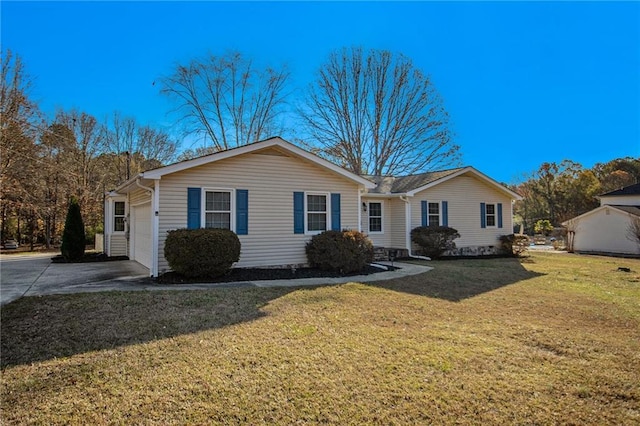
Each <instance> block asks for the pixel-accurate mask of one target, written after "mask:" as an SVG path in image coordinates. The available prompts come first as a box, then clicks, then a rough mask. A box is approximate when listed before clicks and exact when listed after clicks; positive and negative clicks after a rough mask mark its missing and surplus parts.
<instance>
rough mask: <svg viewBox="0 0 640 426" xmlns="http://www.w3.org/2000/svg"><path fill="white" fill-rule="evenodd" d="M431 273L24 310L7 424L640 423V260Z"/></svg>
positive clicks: (9, 323)
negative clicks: (378, 280)
mask: <svg viewBox="0 0 640 426" xmlns="http://www.w3.org/2000/svg"><path fill="white" fill-rule="evenodd" d="M430 264H431V265H433V266H435V269H434V270H433V271H431V272H428V273H426V274H422V275H418V276H415V277H409V278H405V279H403V280H398V281H386V282H381V283H378V284H376V285H363V284H357V283H350V284H346V285H341V286H331V287H316V288H300V289H291V288H287V289H284V288H276V289H273V288H237V289H216V290H210V291H184V292H150V293H104V294H82V295H73V296H51V297H43V298H27V299H22V300H19V301H17V302H14V303H12V304H10V305H8V306H6V307H4V308H3V310H2V367H3V370H2V382H3V387H2V420H3V422H6V423H15V424H27V423H42V424H80V423H82V424H86V423H98V424H99V423H145V424H146V423H151V424H152V423H157V424H174V423H225V424H246V423H249V424H264V423H270V424H271V423H275V424H295V423H332V424H363V423H379V424H415V423H423V424H424V423H437V424H449V423H461V424H496V423H506V424H513V423H516V424H523V423H524V424H558V423H560V424H637V423H638V422H640V386H639V383H640V356H639V355H638V354H639V353H640V351H639V349H640V347H639V346H640V344H639V341H640V332H639V330H640V274H639V273H638V271H640V261H638V260H626V259H612V258H603V257H584V256H574V255H549V254H535V255H533V256H532V257H531V258H529V259H526V261H525V262H523V263H520V262H518V261H517V260H513V259H491V260H463V261H442V262H432V263H430ZM619 266H624V267H629V268H631V270H632V271H633V272H631V273H623V272H617V267H619Z"/></svg>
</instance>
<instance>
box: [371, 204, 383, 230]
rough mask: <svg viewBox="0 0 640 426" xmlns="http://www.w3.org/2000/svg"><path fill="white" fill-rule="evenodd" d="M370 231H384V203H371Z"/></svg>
mask: <svg viewBox="0 0 640 426" xmlns="http://www.w3.org/2000/svg"><path fill="white" fill-rule="evenodd" d="M369 232H373V233H375V232H378V233H381V232H382V203H369Z"/></svg>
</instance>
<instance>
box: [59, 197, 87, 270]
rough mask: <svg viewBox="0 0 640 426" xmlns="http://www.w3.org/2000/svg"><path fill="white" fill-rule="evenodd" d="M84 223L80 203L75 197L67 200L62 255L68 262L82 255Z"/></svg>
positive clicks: (76, 259)
mask: <svg viewBox="0 0 640 426" xmlns="http://www.w3.org/2000/svg"><path fill="white" fill-rule="evenodd" d="M84 244H85V235H84V223H83V222H82V214H81V213H80V204H78V200H77V199H76V198H75V197H72V198H71V201H70V202H69V209H68V211H67V219H66V220H65V222H64V232H63V233H62V247H61V251H62V256H64V258H65V259H66V260H68V261H70V262H75V261H78V260H80V259H82V256H83V255H84Z"/></svg>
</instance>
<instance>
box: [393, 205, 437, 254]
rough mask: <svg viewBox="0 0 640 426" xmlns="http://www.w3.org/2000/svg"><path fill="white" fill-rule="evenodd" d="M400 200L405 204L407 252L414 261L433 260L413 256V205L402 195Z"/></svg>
mask: <svg viewBox="0 0 640 426" xmlns="http://www.w3.org/2000/svg"><path fill="white" fill-rule="evenodd" d="M400 199H401V200H402V201H404V203H405V209H404V211H405V216H404V223H405V226H406V227H407V229H406V235H405V244H406V246H407V252H408V253H409V257H411V258H413V259H421V260H431V258H430V257H427V256H418V255H417V254H413V253H412V252H411V230H410V229H409V228H410V225H411V204H409V197H407V196H406V195H401V196H400Z"/></svg>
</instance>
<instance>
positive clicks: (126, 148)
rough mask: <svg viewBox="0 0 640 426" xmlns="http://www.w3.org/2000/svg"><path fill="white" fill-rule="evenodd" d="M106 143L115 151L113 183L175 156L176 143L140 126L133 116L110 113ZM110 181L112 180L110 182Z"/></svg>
mask: <svg viewBox="0 0 640 426" xmlns="http://www.w3.org/2000/svg"><path fill="white" fill-rule="evenodd" d="M106 134H107V145H108V149H109V151H110V152H111V153H112V154H114V157H113V161H114V163H115V165H116V167H115V170H113V171H112V174H114V176H113V177H114V178H115V179H116V180H115V183H116V184H118V183H121V182H123V181H124V180H126V179H128V178H129V177H131V176H134V175H136V174H138V173H140V172H143V171H145V170H149V169H152V168H155V167H159V166H161V165H164V164H167V163H170V162H172V161H173V160H174V159H175V158H176V151H177V149H178V143H177V142H176V141H174V140H172V139H171V137H170V136H169V135H168V134H167V133H165V132H163V131H161V130H157V129H154V128H152V127H150V126H142V127H141V126H139V125H138V123H137V122H136V120H135V119H134V118H132V117H122V115H121V114H120V113H119V112H115V113H114V114H113V118H112V120H111V123H109V124H108V125H107V131H106ZM110 183H111V182H110Z"/></svg>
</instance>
